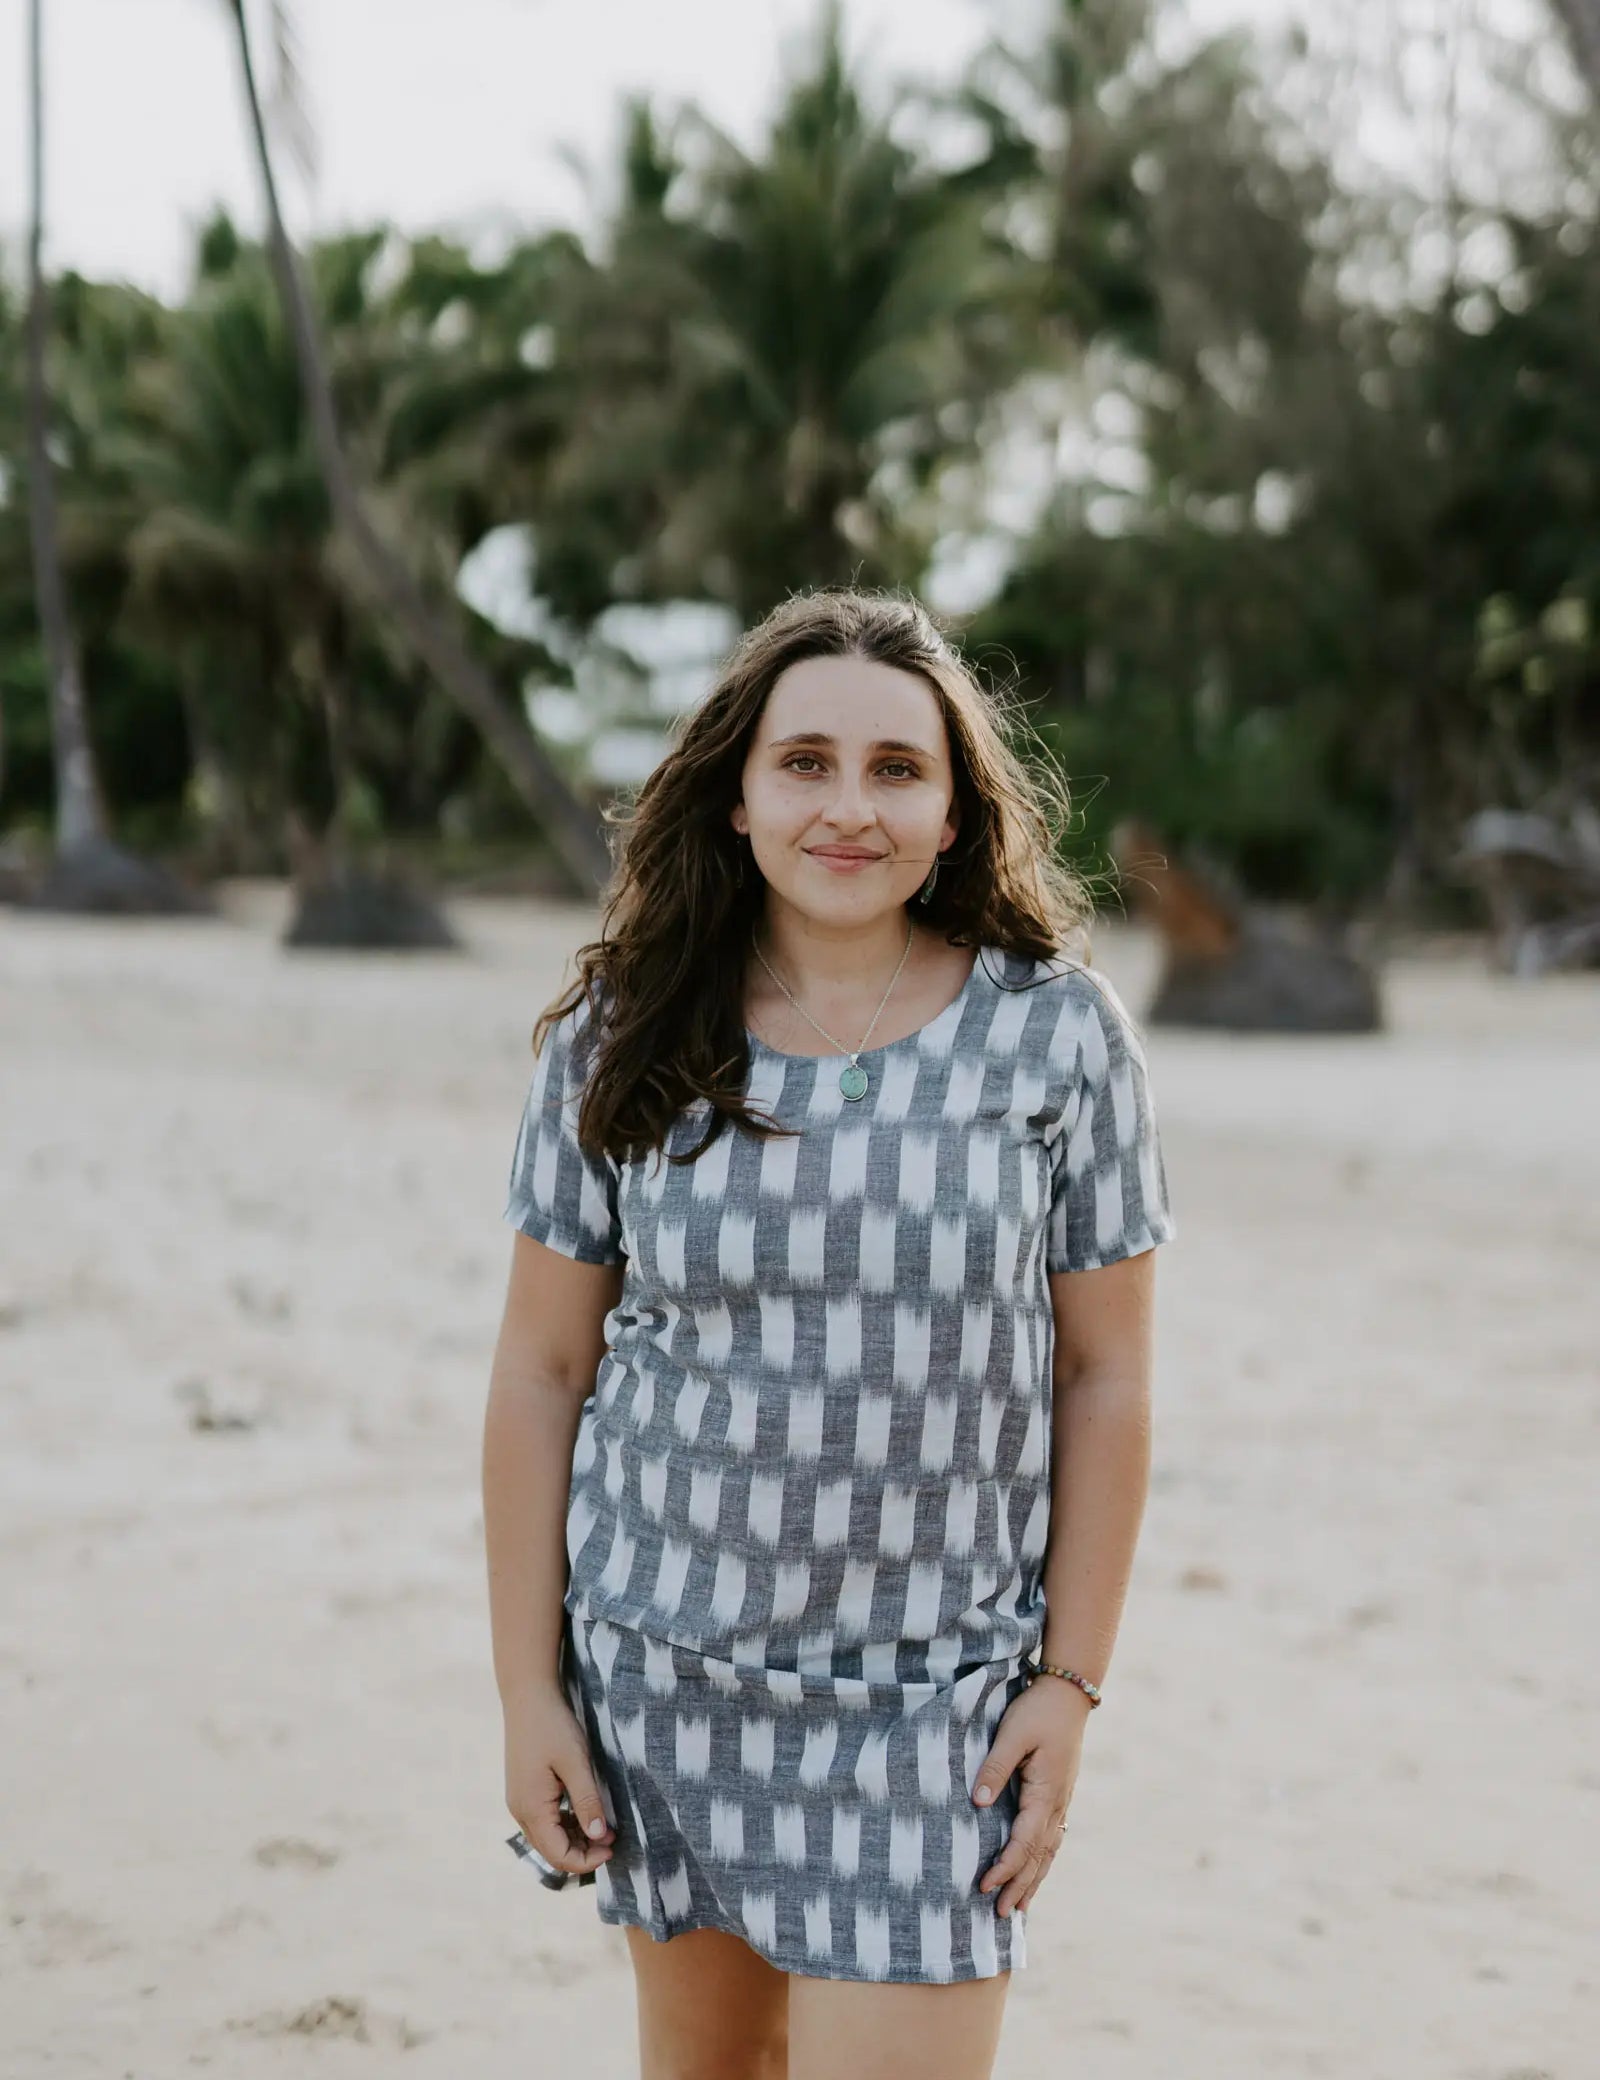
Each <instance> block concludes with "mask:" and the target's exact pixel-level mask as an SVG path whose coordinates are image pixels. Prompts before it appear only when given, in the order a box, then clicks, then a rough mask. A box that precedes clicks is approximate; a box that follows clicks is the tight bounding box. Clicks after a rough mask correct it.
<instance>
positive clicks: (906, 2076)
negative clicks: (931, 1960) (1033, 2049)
mask: <svg viewBox="0 0 1600 2080" xmlns="http://www.w3.org/2000/svg"><path fill="white" fill-rule="evenodd" d="M1010 1986H1011V1974H1010V1973H1009V1972H1000V1973H998V1974H996V1976H995V1977H993V1978H990V1979H958V1980H956V1981H955V1983H954V1984H953V1985H949V1986H916V1985H900V1984H898V1983H895V1982H893V1981H888V1980H880V1981H874V1980H863V1979H818V1978H807V1977H805V1976H804V1975H803V1974H801V1973H799V1972H795V1973H793V1974H791V1976H790V1979H789V2075H788V2080H838V2076H839V2075H840V2074H845V2073H847V2074H849V2076H850V2080H989V2076H990V2074H991V2073H992V2072H993V2070H994V2055H995V2051H996V2048H997V2047H998V2045H999V2042H1000V2022H1001V2017H1002V2016H1003V2014H1004V2012H1005V2000H1006V1994H1007V1993H1008V1992H1009V1991H1010Z"/></svg>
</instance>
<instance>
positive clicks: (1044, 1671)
mask: <svg viewBox="0 0 1600 2080" xmlns="http://www.w3.org/2000/svg"><path fill="white" fill-rule="evenodd" d="M1034 1673H1035V1674H1036V1675H1041V1676H1065V1677H1066V1679H1067V1681H1068V1682H1069V1683H1076V1684H1077V1686H1078V1688H1079V1689H1080V1690H1081V1691H1082V1692H1083V1694H1084V1696H1085V1697H1087V1698H1088V1700H1089V1703H1090V1705H1091V1707H1092V1706H1094V1705H1097V1704H1099V1703H1100V1688H1099V1685H1098V1684H1096V1683H1091V1682H1090V1680H1089V1678H1088V1677H1087V1676H1080V1675H1079V1674H1078V1672H1077V1670H1076V1669H1072V1668H1057V1667H1056V1665H1055V1663H1054V1662H1053V1661H1037V1662H1035V1663H1034Z"/></svg>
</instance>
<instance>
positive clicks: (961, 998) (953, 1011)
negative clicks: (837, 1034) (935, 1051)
mask: <svg viewBox="0 0 1600 2080" xmlns="http://www.w3.org/2000/svg"><path fill="white" fill-rule="evenodd" d="M984 951H985V949H984V948H983V947H982V946H979V947H976V948H974V950H973V957H972V966H971V967H970V968H969V969H968V970H967V979H966V981H965V982H963V983H962V985H961V988H960V989H959V990H958V991H957V993H956V994H955V996H953V997H952V998H951V999H950V1001H949V1003H948V1004H946V1005H945V1007H944V1009H943V1010H942V1011H936V1012H935V1013H934V1015H933V1017H932V1018H930V1019H928V1020H927V1021H926V1022H925V1023H924V1024H922V1025H920V1026H918V1027H917V1029H916V1031H915V1032H913V1033H902V1034H901V1036H900V1038H899V1039H898V1040H885V1041H883V1042H882V1044H881V1045H879V1046H877V1047H863V1048H859V1049H858V1050H857V1058H858V1059H859V1060H861V1061H863V1062H870V1061H873V1060H874V1059H876V1057H877V1056H879V1055H884V1054H893V1053H894V1051H895V1049H896V1048H897V1047H915V1046H916V1045H917V1043H918V1042H919V1041H922V1040H927V1039H929V1038H930V1037H931V1036H932V1035H934V1034H935V1033H937V1032H939V1031H940V1029H941V1028H942V1027H943V1026H944V1025H945V1024H946V1023H947V1022H948V1023H951V1024H953V1023H954V1022H955V1021H957V1020H959V1018H960V1016H961V1013H962V1011H963V1009H964V1008H965V1006H966V1003H967V999H968V998H969V997H970V996H971V995H972V993H973V989H974V987H975V985H976V983H977V979H978V971H979V970H980V969H981V968H982V966H983V956H984ZM744 1034H745V1038H746V1040H747V1041H748V1042H749V1044H750V1050H751V1052H752V1053H753V1054H764V1055H766V1056H768V1057H769V1058H770V1059H771V1060H773V1061H776V1062H833V1061H840V1062H842V1061H848V1060H849V1059H850V1057H849V1054H848V1052H845V1053H840V1054H837V1055H832V1054H786V1053H784V1052H783V1051H782V1050H781V1049H780V1048H776V1047H769V1046H768V1045H767V1043H766V1041H765V1040H763V1039H762V1038H761V1036H760V1035H759V1034H758V1033H753V1032H752V1031H751V1030H750V1028H749V1027H748V1026H746V1027H745V1029H744Z"/></svg>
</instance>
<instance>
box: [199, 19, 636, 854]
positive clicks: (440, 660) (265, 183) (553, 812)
mask: <svg viewBox="0 0 1600 2080" xmlns="http://www.w3.org/2000/svg"><path fill="white" fill-rule="evenodd" d="M227 4H228V6H229V9H230V12H231V14H232V18H233V24H234V30H235V36H236V41H237V46H238V53H239V65H240V73H241V77H242V81H243V86H244V95H245V104H246V108H247V111H248V115H249V121H250V131H251V139H252V143H253V146H254V151H255V157H256V164H257V169H258V171H259V173H260V177H261V186H262V193H263V197H264V200H265V204H266V214H267V229H268V250H269V253H270V256H271V261H272V266H273V270H274V274H275V277H276V281H277V286H278V294H279V296H280V297H281V299H282V302H283V307H284V314H285V319H286V322H287V324H288V327H289V332H290V335H291V337H292V339H293V341H294V347H295V354H296V359H297V362H298V366H299V372H300V380H301V383H302V386H303V388H304V392H305V400H306V409H307V413H308V416H309V420H310V425H311V430H312V437H313V440H314V443H315V448H316V454H317V459H318V463H319V466H320V468H321V471H322V476H323V481H324V483H325V484H326V487H327V493H328V498H329V502H330V504H331V506H332V508H333V513H334V516H335V519H336V520H337V522H338V524H339V526H340V527H341V528H342V529H343V530H344V532H345V534H346V536H347V537H348V539H349V541H350V543H351V545H352V546H353V548H354V550H355V552H356V555H357V557H358V560H359V562H360V565H361V568H362V569H363V571H364V573H365V575H366V577H367V579H368V581H369V582H370V584H371V586H372V588H373V590H374V591H375V593H376V594H377V596H378V599H379V601H380V602H381V605H382V607H383V609H384V611H385V612H386V614H387V615H388V616H389V617H390V620H391V622H392V624H393V625H394V626H395V627H397V628H398V629H399V630H400V631H401V632H402V633H403V634H404V636H405V637H406V639H407V640H408V642H409V643H410V644H411V645H412V647H413V648H414V649H415V651H416V653H417V655H418V656H419V657H420V658H421V659H422V660H423V661H424V662H425V663H426V665H427V667H428V668H429V669H430V670H431V671H432V672H433V673H434V675H435V676H436V677H437V679H438V680H439V683H440V684H441V685H442V686H443V687H444V688H445V689H446V691H447V692H448V693H449V694H450V696H451V697H452V699H454V700H455V701H456V703H457V704H458V706H459V707H460V708H461V710H462V712H463V713H464V714H465V715H466V716H467V717H468V718H469V719H470V720H471V721H472V722H473V724H474V725H475V726H476V727H477V729H478V730H479V731H480V732H481V734H482V736H483V738H484V740H485V742H486V743H487V744H488V745H489V746H490V748H491V750H492V751H493V752H494V755H495V756H496V758H497V759H498V760H499V761H500V763H501V765H502V766H503V767H504V770H505V772H506V774H507V776H508V778H509V779H510V780H511V782H512V784H513V786H515V788H516V789H517V791H518V793H519V794H520V795H521V796H522V798H523V799H524V800H525V801H526V802H527V804H528V805H529V807H530V808H531V809H532V810H533V811H534V813H535V814H536V815H537V816H538V817H539V818H540V819H541V821H542V823H543V825H544V828H545V830H546V833H547V835H548V837H549V839H550V841H551V844H552V846H553V847H554V849H555V851H556V854H557V856H558V857H559V858H560V860H561V861H562V863H563V864H564V866H565V867H566V869H567V872H568V873H569V874H570V876H571V878H572V881H573V884H574V886H575V887H576V888H578V889H579V890H580V891H582V892H583V893H585V894H588V893H591V892H592V891H593V890H594V888H595V886H596V885H597V884H600V883H603V882H604V881H605V880H606V879H607V877H608V876H609V874H610V871H611V856H610V849H609V847H608V845H607V843H606V840H605V834H604V831H603V829H602V827H601V826H600V824H599V823H598V822H597V821H596V819H595V818H594V817H593V815H592V814H591V813H590V811H589V810H588V809H587V808H586V807H585V806H584V804H583V803H582V802H580V801H579V800H578V799H577V797H576V796H575V795H574V794H573V793H572V791H571V790H570V789H569V788H568V786H567V784H566V782H565V780H564V779H563V778H562V776H561V773H560V771H559V769H558V767H557V766H556V765H555V763H554V761H553V760H552V759H551V758H550V757H549V756H548V754H547V753H546V752H545V750H544V748H543V746H542V745H541V744H540V743H539V741H538V739H537V738H536V737H535V736H534V734H533V732H532V730H531V729H530V728H529V727H528V726H527V724H526V722H525V721H524V720H522V718H521V717H520V715H519V714H518V712H517V711H516V710H514V709H513V708H512V707H510V706H509V705H508V704H507V703H506V701H505V700H504V699H503V698H502V696H501V694H500V691H499V689H498V688H497V687H496V686H495V684H494V682H493V680H492V679H491V678H490V677H489V675H488V674H487V673H486V672H485V671H484V670H483V668H482V667H481V666H480V665H479V664H478V662H477V660H476V659H475V658H474V657H473V656H472V654H471V652H470V651H469V650H468V649H467V647H466V645H465V644H464V643H463V642H462V641H461V639H460V636H459V635H458V633H457V632H456V630H455V628H454V627H452V626H451V625H450V623H449V622H447V621H446V620H445V619H443V618H442V617H441V616H440V615H439V614H438V613H437V612H435V610H434V609H433V607H432V606H431V605H430V604H429V602H428V601H427V599H426V598H425V597H424V595H423V593H422V591H421V589H420V588H419V587H418V585H417V584H416V582H415V580H414V579H413V578H412V575H411V573H410V571H409V570H408V569H407V568H406V566H405V564H404V563H403V562H402V561H401V559H400V558H399V557H398V556H397V555H396V554H395V553H394V551H393V550H392V549H391V547H390V546H389V544H388V542H387V541H385V539H384V538H383V536H382V535H381V534H380V533H379V531H378V529H377V528H376V527H375V526H374V524H373V522H372V520H371V517H370V515H369V514H368V511H367V508H366V504H365V501H364V499H363V497H362V494H361V491H360V488H359V487H358V485H357V483H356V479H355V474H354V472H353V470H352V468H351V466H350V463H349V460H348V458H347V456H346V453H345V449H344V445H343V442H342V440H341V437H340V431H339V423H338V416H337V413H336V410H335V406H334V398H333V386H332V383H331V381H330V379H329V373H328V367H327V362H326V357H325V355H324V353H323V350H322V342H321V337H320V334H319V330H318V324H317V319H316V315H315V312H314V309H313V306H312V302H311V298H310V296H309V294H308V293H307V289H306V285H305V280H304V277H303V275H302V273H301V269H300V265H299V261H298V258H297V256H296V254H295V251H294V248H293V246H292V245H291V243H290V240H289V235H288V231H287V229H286V227H285V224H284V219H283V212H282V208H281V206H280V203H279V198H278V183H277V176H276V173H275V170H274V167H273V160H272V150H271V146H270V143H269V141H268V137H267V129H266V123H265V120H264V117H263V114H262V107H261V96H260V91H259V88H258V85H257V80H256V73H255V65H254V60H253V57H252V53H251V45H250V34H249V28H248V25H247V23H246V20H245V9H244V0H227ZM272 14H273V21H274V25H275V30H276V34H277V39H278V43H279V48H280V50H284V49H286V48H287V46H288V44H289V41H290V33H291V32H290V25H289V19H288V10H287V9H286V7H284V6H283V5H282V4H281V0H274V5H273V10H272Z"/></svg>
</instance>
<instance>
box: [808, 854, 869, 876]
mask: <svg viewBox="0 0 1600 2080" xmlns="http://www.w3.org/2000/svg"><path fill="white" fill-rule="evenodd" d="M811 857H812V858H813V859H820V860H821V862H822V864H823V865H824V866H825V867H832V869H833V871H834V872H835V873H836V874H849V873H854V872H855V871H856V870H857V869H858V868H860V867H875V866H876V865H877V864H878V862H879V860H881V859H883V858H885V857H886V855H885V854H884V853H881V852H823V851H821V850H818V849H816V848H813V849H812V852H811Z"/></svg>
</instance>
